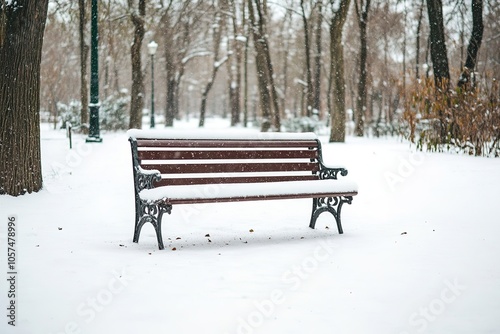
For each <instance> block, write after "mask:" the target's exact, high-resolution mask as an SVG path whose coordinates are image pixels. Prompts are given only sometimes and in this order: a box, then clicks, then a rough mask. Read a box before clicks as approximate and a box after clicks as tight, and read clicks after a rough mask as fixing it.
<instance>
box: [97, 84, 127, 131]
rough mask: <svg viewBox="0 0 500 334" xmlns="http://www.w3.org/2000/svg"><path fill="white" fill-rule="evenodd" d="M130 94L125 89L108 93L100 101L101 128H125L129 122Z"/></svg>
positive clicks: (114, 129)
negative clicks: (106, 96)
mask: <svg viewBox="0 0 500 334" xmlns="http://www.w3.org/2000/svg"><path fill="white" fill-rule="evenodd" d="M129 102H130V95H128V92H127V91H126V90H123V91H121V92H120V93H115V94H113V95H110V96H109V97H108V98H106V99H105V100H104V101H103V102H102V103H101V108H100V110H99V124H100V127H101V129H102V130H113V131H116V130H126V129H128V125H129V124H128V123H129V108H128V104H129Z"/></svg>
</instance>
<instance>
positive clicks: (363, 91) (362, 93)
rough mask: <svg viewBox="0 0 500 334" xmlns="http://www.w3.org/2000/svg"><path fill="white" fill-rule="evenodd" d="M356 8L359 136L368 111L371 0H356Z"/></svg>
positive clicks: (357, 125) (357, 132) (357, 116)
mask: <svg viewBox="0 0 500 334" xmlns="http://www.w3.org/2000/svg"><path fill="white" fill-rule="evenodd" d="M354 5H355V8H356V17H357V21H358V25H359V34H360V36H359V40H360V52H359V81H358V100H357V104H356V114H355V121H356V128H355V133H356V135H357V136H359V137H362V136H363V134H364V117H365V112H366V101H367V95H368V93H367V70H366V63H367V58H368V48H367V30H368V12H369V10H370V0H354Z"/></svg>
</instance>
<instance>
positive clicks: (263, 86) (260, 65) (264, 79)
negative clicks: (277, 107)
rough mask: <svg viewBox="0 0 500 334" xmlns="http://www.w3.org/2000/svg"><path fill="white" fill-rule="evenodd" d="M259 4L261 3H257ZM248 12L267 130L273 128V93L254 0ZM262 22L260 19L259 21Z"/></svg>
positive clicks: (263, 119)
mask: <svg viewBox="0 0 500 334" xmlns="http://www.w3.org/2000/svg"><path fill="white" fill-rule="evenodd" d="M257 6H259V3H257ZM248 14H249V18H250V25H251V27H250V30H251V31H252V34H253V44H254V47H255V51H256V54H255V66H256V68H257V82H258V87H259V95H260V108H261V111H262V123H261V131H262V132H266V131H268V130H269V129H270V128H271V94H270V92H269V79H268V78H269V75H268V73H267V71H268V68H267V66H266V55H265V50H264V46H263V45H262V36H261V33H260V31H261V29H260V27H258V26H257V20H256V18H255V14H254V8H253V1H252V0H248ZM259 23H260V21H259Z"/></svg>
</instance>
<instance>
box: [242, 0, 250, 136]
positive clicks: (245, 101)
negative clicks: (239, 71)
mask: <svg viewBox="0 0 500 334" xmlns="http://www.w3.org/2000/svg"><path fill="white" fill-rule="evenodd" d="M245 1H247V0H243V1H242V3H241V12H242V13H243V14H242V17H243V29H244V30H245V51H244V53H243V82H244V85H245V86H244V87H245V88H244V89H243V126H244V127H245V128H246V127H247V126H248V44H249V43H248V42H249V40H250V31H249V29H250V24H249V23H248V21H247V19H246V15H245ZM248 1H250V0H248Z"/></svg>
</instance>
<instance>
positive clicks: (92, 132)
mask: <svg viewBox="0 0 500 334" xmlns="http://www.w3.org/2000/svg"><path fill="white" fill-rule="evenodd" d="M90 30H91V31H90V33H91V41H90V104H89V109H90V119H89V136H88V137H87V139H86V140H85V141H86V142H87V143H100V142H102V138H101V137H100V136H99V105H100V103H99V63H98V60H99V54H98V46H99V43H98V42H99V34H98V31H97V0H92V14H91V27H90Z"/></svg>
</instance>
